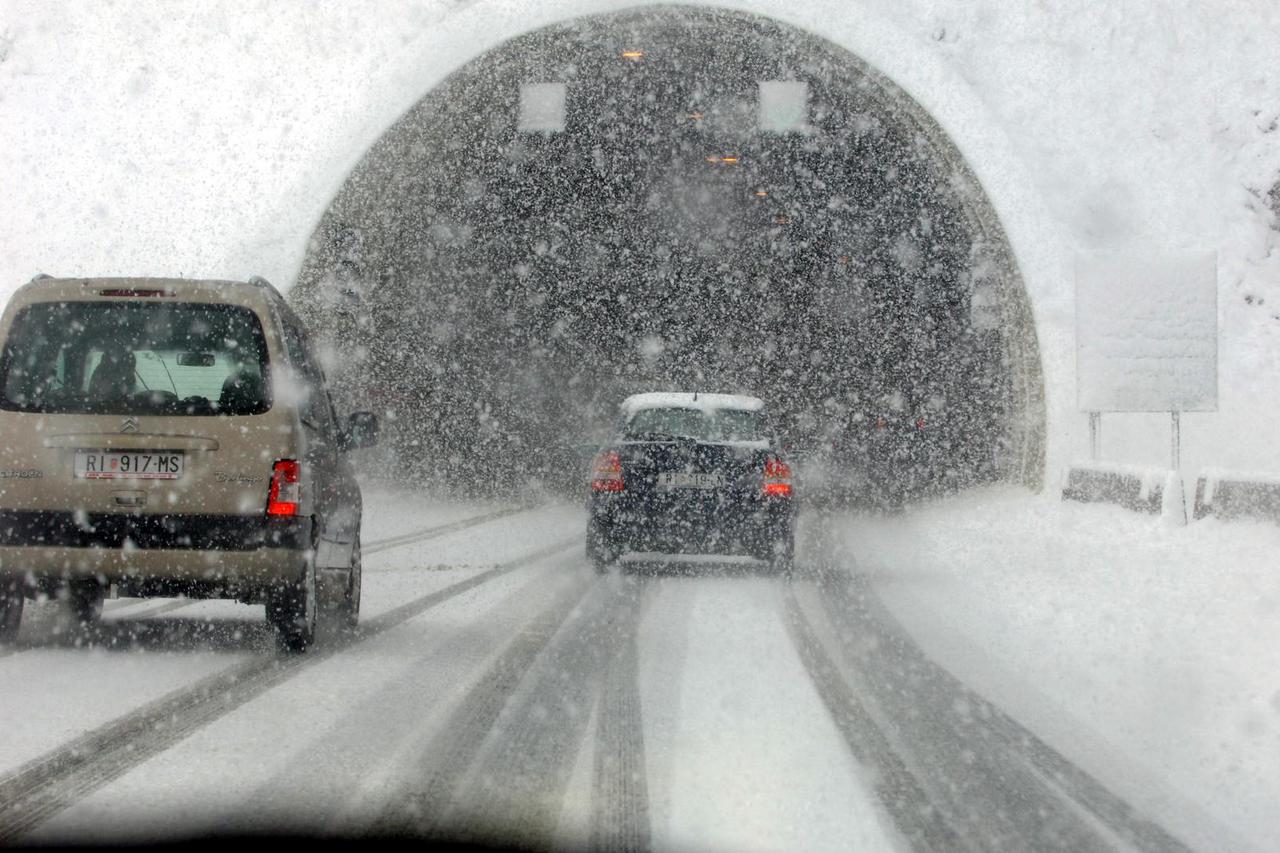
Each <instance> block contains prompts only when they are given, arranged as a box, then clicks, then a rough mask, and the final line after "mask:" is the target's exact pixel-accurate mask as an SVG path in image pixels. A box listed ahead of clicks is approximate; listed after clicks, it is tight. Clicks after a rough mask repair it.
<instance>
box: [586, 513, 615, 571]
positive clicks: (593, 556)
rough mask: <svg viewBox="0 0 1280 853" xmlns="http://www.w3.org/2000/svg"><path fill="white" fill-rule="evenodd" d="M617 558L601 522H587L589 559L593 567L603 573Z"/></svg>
mask: <svg viewBox="0 0 1280 853" xmlns="http://www.w3.org/2000/svg"><path fill="white" fill-rule="evenodd" d="M616 559H617V555H615V554H614V553H613V551H612V550H611V549H610V548H609V543H608V539H607V537H606V536H605V533H604V531H603V530H602V529H601V527H600V524H599V523H598V522H596V521H589V522H587V560H588V561H590V563H591V567H592V568H594V569H595V570H596V573H597V574H601V575H603V574H605V573H606V572H608V571H609V566H610V565H611V564H612V563H613V561H614V560H616Z"/></svg>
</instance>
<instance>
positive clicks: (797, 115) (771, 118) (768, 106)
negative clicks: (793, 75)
mask: <svg viewBox="0 0 1280 853" xmlns="http://www.w3.org/2000/svg"><path fill="white" fill-rule="evenodd" d="M758 103H759V106H758V119H757V122H758V124H759V127H760V129H761V130H765V131H770V132H772V133H804V132H806V131H807V130H808V129H809V84H808V83H806V82H805V81H803V80H761V81H760V100H759V102H758Z"/></svg>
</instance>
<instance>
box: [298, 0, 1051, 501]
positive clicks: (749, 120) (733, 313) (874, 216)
mask: <svg viewBox="0 0 1280 853" xmlns="http://www.w3.org/2000/svg"><path fill="white" fill-rule="evenodd" d="M290 299H291V301H292V302H293V303H294V305H295V306H296V307H297V309H298V310H299V312H300V313H302V314H303V315H304V317H305V318H306V320H307V321H308V323H309V325H310V326H311V328H312V329H313V331H314V332H315V333H316V334H317V336H318V337H319V339H320V340H321V341H322V351H323V352H324V353H326V357H325V361H326V363H327V365H328V370H329V373H330V381H331V383H332V384H333V385H334V386H335V389H336V392H337V396H338V397H339V398H340V401H341V403H340V404H341V405H342V406H344V407H346V408H371V409H373V410H374V411H377V412H379V413H381V414H383V415H384V416H385V417H386V419H387V420H388V428H387V431H386V435H387V442H386V445H387V446H386V448H385V451H384V452H385V458H386V459H388V460H390V461H391V464H394V465H396V466H398V467H399V469H400V470H412V471H414V472H415V474H414V475H415V477H417V478H419V479H426V480H429V481H431V482H432V483H435V484H438V485H439V484H445V483H447V484H451V485H452V486H454V487H458V488H464V489H467V490H471V491H494V490H501V489H503V488H507V487H511V486H522V485H524V484H526V483H528V482H530V481H538V482H547V483H557V482H568V483H572V482H576V478H577V476H578V474H579V473H580V471H579V468H580V467H581V465H582V463H581V455H582V452H583V451H584V450H586V449H589V448H590V447H591V446H593V445H594V444H595V443H596V442H597V441H599V440H600V438H601V437H602V436H603V435H604V434H605V433H606V432H607V430H608V427H609V425H610V424H611V423H612V420H613V417H614V412H615V411H616V406H617V404H618V402H619V401H620V400H621V399H622V398H623V397H625V396H626V395H627V394H630V393H634V392H637V391H646V390H689V391H693V390H699V391H704V392H736V393H749V394H754V395H756V396H759V397H761V398H763V399H765V401H766V402H767V404H768V406H769V408H770V409H771V410H772V411H773V413H774V416H775V420H776V425H777V429H778V432H779V434H780V436H781V438H782V440H783V441H784V442H785V443H786V444H787V445H788V446H790V447H791V448H792V450H793V452H795V453H796V454H797V455H798V456H806V455H807V456H810V457H812V458H816V459H821V460H822V464H823V465H825V466H826V467H827V468H828V469H829V470H830V471H831V472H832V473H833V474H834V476H835V477H836V478H837V479H839V480H840V481H841V482H843V483H845V484H847V485H853V484H857V485H855V486H854V489H853V490H854V491H858V490H861V489H867V490H871V491H875V492H884V491H892V492H894V493H895V494H896V496H897V497H905V498H910V497H914V496H919V495H922V494H926V493H932V492H938V491H947V490H954V489H957V488H963V487H966V486H969V485H972V484H975V483H982V482H988V481H992V480H997V479H1011V480H1019V481H1023V482H1027V483H1030V484H1032V485H1034V484H1035V481H1036V479H1037V478H1038V477H1039V474H1040V467H1041V465H1042V454H1043V442H1042V440H1041V438H1040V435H1041V434H1042V432H1043V412H1042V409H1041V403H1040V397H1041V395H1040V393H1039V391H1038V375H1039V365H1038V355H1037V349H1036V342H1035V332H1034V328H1033V327H1032V324H1031V321H1030V312H1029V310H1028V309H1027V305H1026V297H1025V293H1024V290H1023V287H1022V282H1021V279H1020V277H1019V274H1018V270H1017V266H1016V263H1015V262H1014V261H1013V254H1012V252H1011V250H1010V248H1009V246H1008V245H1007V241H1006V240H1005V238H1004V236H1003V232H1002V231H1001V229H1000V227H999V223H998V220H997V219H996V218H995V216H994V213H993V212H992V210H991V206H990V203H989V202H988V201H987V199H986V197H985V195H984V194H983V192H982V190H981V187H980V186H978V184H977V181H976V180H975V179H974V178H973V177H972V174H971V173H970V172H969V170H968V169H967V168H966V167H965V165H964V162H963V160H962V158H961V157H960V156H959V154H958V153H957V151H956V150H955V147H954V145H952V144H951V143H950V141H949V140H948V139H947V138H946V137H945V135H944V134H943V133H942V132H941V131H940V130H939V129H938V127H937V125H936V123H934V122H932V120H931V119H930V118H929V117H928V116H927V115H925V114H924V112H923V110H922V109H920V107H919V106H918V105H917V104H916V103H915V102H914V101H913V100H912V99H911V98H910V97H909V96H907V95H906V94H905V93H904V92H902V91H901V90H900V89H898V88H897V87H896V86H894V85H893V84H892V83H891V82H890V81H888V80H886V79H885V78H883V77H882V76H881V75H879V74H878V73H877V72H875V71H874V69H871V68H870V67H868V66H867V65H866V64H865V63H863V62H862V61H861V60H859V59H858V58H857V57H855V56H853V55H852V54H850V53H848V52H847V51H845V50H843V49H841V48H839V47H837V46H835V45H833V44H831V43H829V42H827V41H825V40H823V39H821V38H819V37H816V36H813V35H810V34H808V33H805V32H802V31H800V30H797V29H795V28H792V27H789V26H785V25H782V24H780V23H777V22H775V21H772V20H769V19H765V18H761V17H758V16H754V15H746V14H741V13H729V12H724V11H713V10H705V9H698V8H695V7H655V8H650V9H645V10H639V11H632V12H626V13H620V14H612V15H604V16H597V17H589V18H582V19H577V20H574V21H570V22H568V23H564V24H560V25H556V26H553V27H549V28H546V29H542V30H538V31H535V32H532V33H528V34H525V35H521V36H519V37H516V38H514V39H512V40H510V41H508V42H506V43H504V44H502V45H501V46H500V47H498V48H497V49H494V50H491V51H489V52H487V53H484V54H483V55H481V56H479V57H477V58H475V59H474V60H473V61H471V62H469V63H468V64H467V65H465V66H464V67H462V68H460V69H458V70H457V71H456V72H454V73H453V74H452V75H451V76H449V77H448V78H447V79H446V80H445V81H444V82H443V83H442V84H441V85H439V86H437V87H436V88H435V89H433V90H432V91H431V92H429V93H427V94H426V95H425V97H423V98H422V100H421V101H419V102H418V103H417V104H416V105H415V106H414V107H413V108H412V109H411V110H410V111H409V112H408V113H406V114H405V115H404V116H403V117H402V118H401V119H400V120H399V121H398V122H397V123H396V124H395V125H394V126H393V127H392V128H390V129H389V130H388V131H387V132H386V133H385V134H384V135H383V137H382V138H381V139H380V140H379V141H378V142H377V143H376V144H375V145H374V146H373V147H372V148H371V149H370V150H369V151H368V152H367V153H366V155H365V157H364V158H363V160H362V161H361V162H360V164H359V165H358V166H357V168H356V169H355V170H354V171H353V172H352V174H351V175H350V176H349V177H348V179H347V181H346V183H345V184H344V186H343V187H342V189H341V191H340V192H339V194H338V195H337V197H336V198H335V199H334V200H333V201H332V203H331V205H330V206H329V208H328V210H327V211H326V213H325V215H324V217H323V219H322V221H321V222H320V224H319V226H318V227H317V229H316V232H315V234H314V236H313V238H312V240H311V243H310V246H309V251H308V254H307V258H306V260H305V262H304V266H303V269H302V271H301V273H300V276H299V279H298V282H297V286H296V287H295V288H294V289H293V290H292V291H291V294H290ZM566 475H567V477H566Z"/></svg>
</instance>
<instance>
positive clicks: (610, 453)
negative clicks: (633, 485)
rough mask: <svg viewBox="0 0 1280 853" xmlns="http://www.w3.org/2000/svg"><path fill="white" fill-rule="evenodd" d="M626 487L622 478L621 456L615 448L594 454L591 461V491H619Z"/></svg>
mask: <svg viewBox="0 0 1280 853" xmlns="http://www.w3.org/2000/svg"><path fill="white" fill-rule="evenodd" d="M624 488H626V483H624V482H623V479H622V457H621V456H619V455H618V451H616V450H605V451H602V452H600V453H597V454H596V458H595V460H594V461H593V462H592V463H591V491H593V492H620V491H622V490H623V489H624Z"/></svg>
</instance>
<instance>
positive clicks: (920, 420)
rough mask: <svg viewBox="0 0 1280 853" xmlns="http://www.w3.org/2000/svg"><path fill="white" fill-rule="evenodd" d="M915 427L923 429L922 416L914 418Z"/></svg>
mask: <svg viewBox="0 0 1280 853" xmlns="http://www.w3.org/2000/svg"><path fill="white" fill-rule="evenodd" d="M916 429H924V418H916Z"/></svg>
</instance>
